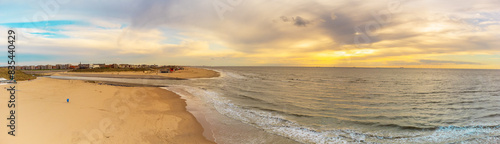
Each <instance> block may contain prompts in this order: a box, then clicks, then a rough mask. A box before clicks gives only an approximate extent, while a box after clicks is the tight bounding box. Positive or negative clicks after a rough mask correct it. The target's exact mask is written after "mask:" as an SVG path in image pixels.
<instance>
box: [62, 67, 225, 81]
mask: <svg viewBox="0 0 500 144" xmlns="http://www.w3.org/2000/svg"><path fill="white" fill-rule="evenodd" d="M53 75H54V76H82V77H109V78H141V79H179V80H182V79H191V78H210V77H218V76H219V75H220V74H219V73H218V72H215V71H212V70H207V69H202V68H193V67H184V70H178V71H175V72H174V73H156V72H142V71H138V72H132V71H131V72H59V73H55V74H53Z"/></svg>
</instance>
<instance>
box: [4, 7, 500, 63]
mask: <svg viewBox="0 0 500 144" xmlns="http://www.w3.org/2000/svg"><path fill="white" fill-rule="evenodd" d="M219 1H220V2H222V3H225V4H227V5H228V6H229V7H230V9H231V10H228V11H225V13H224V14H223V16H224V20H221V19H220V18H219V16H218V14H217V11H216V10H215V9H214V7H213V4H212V2H213V1H206V0H185V1H181V0H164V1H160V0H151V1H133V0H109V1H102V0H89V1H83V0H72V1H71V2H70V3H68V4H64V5H61V6H60V7H59V8H60V11H59V13H58V14H56V15H55V16H54V17H49V21H48V23H45V22H36V23H37V24H42V23H45V24H48V25H47V27H44V28H36V27H19V28H21V29H29V30H30V31H29V32H31V33H27V34H26V35H30V36H32V37H33V38H32V39H30V40H29V41H30V42H29V43H26V45H25V46H27V47H29V49H26V50H25V51H26V52H31V53H38V52H40V53H43V54H52V55H61V53H65V52H71V53H78V54H85V55H92V54H93V53H95V55H99V53H102V52H113V53H115V54H116V57H120V56H123V59H126V58H132V59H136V58H144V57H136V56H135V55H155V56H158V57H159V56H161V55H169V56H174V55H175V56H179V57H190V58H191V59H194V58H193V57H195V56H197V57H200V58H199V59H203V58H205V57H207V58H208V59H210V58H214V57H229V58H234V59H233V60H238V62H235V63H237V64H244V63H245V64H248V65H252V64H255V65H268V64H278V63H280V65H281V64H283V65H287V64H288V63H301V64H304V65H306V64H310V65H314V64H318V65H327V66H332V65H337V64H338V63H341V62H340V60H341V58H346V56H342V57H341V58H338V55H335V52H346V51H347V52H348V51H362V50H366V49H370V50H373V53H369V54H368V53H367V54H363V55H355V56H350V57H349V60H352V61H353V62H352V63H350V64H351V65H354V66H355V65H369V64H375V63H374V61H376V62H377V63H376V64H377V65H379V64H380V65H383V64H386V65H396V64H404V63H406V64H408V65H412V64H415V63H420V64H432V65H467V64H469V65H479V64H474V63H469V62H462V61H461V60H460V59H450V61H438V60H432V59H446V58H440V57H439V56H446V55H472V54H489V55H499V53H498V51H500V49H499V48H500V41H498V37H499V34H498V30H500V14H499V13H500V10H499V9H498V7H500V1H498V0H478V1H467V0H459V1H455V2H453V5H450V2H444V1H396V0H391V1H389V2H367V1H360V0H354V1H345V0H331V1H324V0H311V1H290V2H283V1H264V0H254V1H245V2H243V3H241V4H231V3H228V2H226V1H222V0H219ZM12 3H15V4H16V5H17V6H19V7H22V8H24V9H29V10H30V11H26V12H24V13H19V14H17V13H16V15H18V17H19V18H18V19H15V18H11V17H9V18H8V21H1V20H0V23H2V24H4V25H3V26H4V27H7V26H9V25H13V24H15V23H22V22H23V18H28V19H30V18H32V17H33V15H34V14H35V12H37V11H42V9H37V8H38V7H39V4H37V3H33V4H23V5H20V4H19V2H12ZM394 4H399V5H396V6H399V7H396V9H399V11H397V10H395V8H394V7H391V6H394ZM6 5H8V4H6ZM0 7H1V6H0ZM42 12H43V11H42ZM6 15H9V14H6ZM10 15H13V14H10ZM80 22H85V24H79V23H80ZM55 30H58V31H55ZM62 38H63V39H62ZM214 45H220V46H218V47H217V48H215V46H214ZM40 48H42V49H43V50H41V49H40ZM69 49H71V50H69ZM332 53H333V55H331V54H332ZM151 57H154V56H151ZM428 59H431V60H428ZM447 60H448V59H447ZM221 61H222V60H221ZM391 61H393V63H391ZM467 61H468V60H467ZM190 62H191V61H190ZM395 62H397V63H395ZM497 63H498V62H497ZM483 65H490V66H493V65H498V64H496V63H495V62H485V63H484V64H483Z"/></svg>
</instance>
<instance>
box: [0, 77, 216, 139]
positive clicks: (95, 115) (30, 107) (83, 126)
mask: <svg viewBox="0 0 500 144" xmlns="http://www.w3.org/2000/svg"><path fill="white" fill-rule="evenodd" d="M186 72H189V71H186ZM195 77H197V76H195ZM1 87H4V88H6V87H8V85H1ZM16 88H17V90H19V91H17V98H16V110H17V112H16V114H17V115H16V120H17V121H16V136H15V137H13V136H10V135H8V134H7V131H8V130H9V129H8V127H6V125H7V123H8V121H7V120H6V119H5V118H7V117H8V114H9V113H8V112H9V111H8V110H7V105H6V102H7V101H8V91H6V90H4V91H3V92H0V101H2V102H3V103H4V104H5V105H1V107H0V116H1V119H2V120H1V123H0V124H1V127H2V128H1V129H2V134H0V143H1V144H7V143H9V144H11V143H12V144H32V143H40V144H45V143H47V144H49V143H50V144H59V143H60V144H70V143H82V144H83V143H120V144H125V143H133V144H136V143H137V144H138V143H154V144H157V143H213V142H210V141H208V140H207V139H206V138H205V137H203V136H202V133H203V128H202V127H201V125H200V124H199V123H198V122H197V121H196V119H195V118H194V117H193V115H192V114H191V113H189V112H187V111H186V108H185V107H186V103H185V101H184V100H183V99H181V98H180V96H178V95H176V94H174V93H172V92H170V91H167V90H164V89H161V88H154V87H118V86H110V85H98V84H95V83H86V82H84V81H80V80H58V79H50V78H38V79H36V80H33V81H25V82H20V83H18V84H17V85H16ZM67 98H69V99H70V102H69V103H67V102H66V99H67Z"/></svg>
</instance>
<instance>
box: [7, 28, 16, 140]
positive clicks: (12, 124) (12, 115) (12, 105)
mask: <svg viewBox="0 0 500 144" xmlns="http://www.w3.org/2000/svg"><path fill="white" fill-rule="evenodd" d="M7 33H8V34H9V36H8V37H7V40H8V43H9V46H8V48H9V51H8V53H9V55H8V58H9V59H8V61H7V63H8V64H9V66H8V74H9V76H10V80H9V81H7V83H10V84H14V85H11V86H10V88H9V89H7V91H8V92H9V94H10V97H9V98H10V99H9V101H8V102H9V103H8V104H7V106H8V107H9V108H8V109H10V112H9V117H7V121H8V123H7V127H9V128H10V130H9V131H8V134H9V135H11V136H16V85H15V84H16V83H17V82H16V80H15V74H16V66H15V65H16V61H15V60H14V57H16V55H15V52H16V51H15V49H16V46H15V45H14V43H15V42H16V35H15V34H16V33H15V32H14V31H13V30H9V31H8V32H7Z"/></svg>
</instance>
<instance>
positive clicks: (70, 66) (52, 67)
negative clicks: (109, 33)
mask: <svg viewBox="0 0 500 144" xmlns="http://www.w3.org/2000/svg"><path fill="white" fill-rule="evenodd" d="M170 67H174V66H166V65H164V66H158V65H147V64H140V65H134V64H104V63H99V64H82V63H80V64H76V65H74V64H56V65H50V64H47V65H29V66H16V69H18V70H56V69H61V70H64V69H70V70H71V69H100V68H111V69H125V68H130V69H136V68H170Z"/></svg>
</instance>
